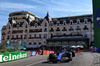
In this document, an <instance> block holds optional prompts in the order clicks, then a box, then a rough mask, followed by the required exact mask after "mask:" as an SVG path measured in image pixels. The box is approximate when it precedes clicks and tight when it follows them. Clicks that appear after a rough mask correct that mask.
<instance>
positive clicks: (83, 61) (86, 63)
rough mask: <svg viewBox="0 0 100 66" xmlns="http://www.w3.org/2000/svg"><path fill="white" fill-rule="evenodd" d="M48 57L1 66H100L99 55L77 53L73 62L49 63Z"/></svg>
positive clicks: (26, 59)
mask: <svg viewBox="0 0 100 66" xmlns="http://www.w3.org/2000/svg"><path fill="white" fill-rule="evenodd" d="M47 57H48V55H37V56H33V57H28V58H25V59H20V60H16V61H11V62H5V63H0V66H100V54H99V53H90V52H83V53H76V57H74V58H73V60H72V61H70V62H68V61H66V62H58V63H51V62H50V63H49V62H48V61H47Z"/></svg>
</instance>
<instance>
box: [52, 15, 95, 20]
mask: <svg viewBox="0 0 100 66" xmlns="http://www.w3.org/2000/svg"><path fill="white" fill-rule="evenodd" d="M92 15H93V14H85V15H77V16H67V17H57V18H53V19H62V18H69V17H70V19H76V18H77V17H84V16H92Z"/></svg>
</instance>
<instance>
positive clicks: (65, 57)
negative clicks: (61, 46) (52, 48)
mask: <svg viewBox="0 0 100 66" xmlns="http://www.w3.org/2000/svg"><path fill="white" fill-rule="evenodd" d="M72 57H75V51H72V50H71V51H62V52H61V51H60V52H57V53H56V54H54V53H51V54H49V56H48V58H47V60H48V61H49V62H53V63H57V62H58V61H72Z"/></svg>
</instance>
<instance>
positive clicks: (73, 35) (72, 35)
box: [51, 34, 82, 38]
mask: <svg viewBox="0 0 100 66" xmlns="http://www.w3.org/2000/svg"><path fill="white" fill-rule="evenodd" d="M75 36H80V37H82V34H64V35H53V36H51V38H53V37H75Z"/></svg>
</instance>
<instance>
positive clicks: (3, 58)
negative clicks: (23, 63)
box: [0, 51, 36, 63]
mask: <svg viewBox="0 0 100 66" xmlns="http://www.w3.org/2000/svg"><path fill="white" fill-rule="evenodd" d="M35 55H36V51H22V52H6V53H0V63H2V62H8V61H13V60H18V59H22V58H26V57H29V56H35Z"/></svg>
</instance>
